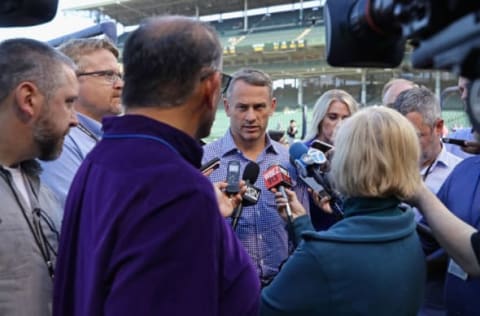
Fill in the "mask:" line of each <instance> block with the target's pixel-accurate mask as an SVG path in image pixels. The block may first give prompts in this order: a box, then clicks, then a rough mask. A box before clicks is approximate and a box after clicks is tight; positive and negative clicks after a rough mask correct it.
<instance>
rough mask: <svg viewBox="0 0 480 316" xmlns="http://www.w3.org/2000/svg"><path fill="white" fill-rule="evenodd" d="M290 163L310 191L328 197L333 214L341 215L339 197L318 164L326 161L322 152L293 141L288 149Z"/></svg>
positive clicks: (321, 196)
mask: <svg viewBox="0 0 480 316" xmlns="http://www.w3.org/2000/svg"><path fill="white" fill-rule="evenodd" d="M289 154H290V163H291V164H292V165H294V166H295V168H296V169H297V172H298V177H299V178H300V180H301V181H302V182H303V183H305V185H307V186H308V187H309V188H310V189H312V191H314V192H316V193H318V195H319V196H320V198H324V197H330V207H331V208H332V211H333V212H334V213H335V215H337V216H339V217H343V211H342V208H341V206H340V201H341V199H340V197H339V196H338V193H337V192H335V190H333V188H332V187H331V185H330V183H329V181H328V179H327V178H326V177H325V175H324V173H323V172H321V171H320V169H319V168H320V166H321V165H323V164H324V163H326V162H327V159H326V157H325V155H324V154H323V152H321V151H320V150H318V149H316V148H308V147H307V146H306V145H305V144H303V143H300V142H297V143H293V144H292V145H291V146H290V149H289Z"/></svg>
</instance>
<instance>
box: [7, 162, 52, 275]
mask: <svg viewBox="0 0 480 316" xmlns="http://www.w3.org/2000/svg"><path fill="white" fill-rule="evenodd" d="M0 171H1V172H2V173H3V174H4V175H5V180H6V182H7V184H8V186H9V187H10V190H11V191H12V193H13V196H14V197H15V201H16V202H17V204H18V206H19V207H20V210H21V211H22V215H23V217H24V219H25V221H26V222H27V225H28V228H29V229H30V232H31V233H32V235H33V238H34V240H35V243H36V244H37V246H38V249H39V250H40V253H41V254H42V257H43V260H44V262H45V264H46V266H47V270H48V274H49V275H50V277H51V278H52V279H53V276H54V267H53V261H52V256H51V254H50V251H51V250H52V249H51V248H52V247H51V245H50V244H49V243H48V241H47V240H46V237H45V235H44V234H43V230H42V228H41V223H40V222H39V223H36V222H35V220H34V223H33V224H32V222H31V221H30V220H29V219H28V215H27V211H26V210H25V208H24V207H23V204H22V202H21V201H20V197H19V196H18V194H17V191H16V190H15V188H14V187H13V183H12V181H13V180H12V175H11V174H10V172H9V171H8V170H5V169H4V168H2V167H0ZM36 210H37V208H35V209H34V211H33V213H32V215H33V216H34V217H35V216H36V215H37V214H35V212H36ZM48 225H50V223H48ZM34 226H35V228H34ZM57 237H58V235H57ZM45 243H46V245H45ZM42 245H44V247H42ZM53 253H54V254H55V255H56V253H55V251H53Z"/></svg>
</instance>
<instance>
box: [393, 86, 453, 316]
mask: <svg viewBox="0 0 480 316" xmlns="http://www.w3.org/2000/svg"><path fill="white" fill-rule="evenodd" d="M393 108H395V109H396V110H397V111H399V112H400V113H402V114H403V115H404V116H405V117H406V118H407V119H408V120H409V121H410V122H411V123H412V124H413V126H414V127H415V129H416V130H417V133H418V136H419V141H420V147H421V149H422V154H421V157H420V174H421V175H422V177H423V180H424V182H425V184H426V186H427V187H428V188H429V189H430V190H431V191H432V192H433V193H437V192H438V190H439V189H440V187H441V186H442V184H443V182H445V179H446V178H447V177H448V175H449V174H450V173H451V172H452V171H453V169H454V168H455V167H456V166H457V164H458V163H459V162H460V161H461V158H459V157H457V156H455V155H453V154H452V153H450V152H448V151H447V149H446V148H445V146H444V145H443V144H442V141H441V137H442V132H443V126H444V125H443V119H442V118H441V110H440V103H439V101H438V99H437V98H436V97H435V95H434V94H433V92H431V91H430V90H429V89H427V88H410V89H407V90H405V91H403V92H402V93H400V94H399V95H398V96H397V98H396V99H395V102H394V104H393ZM415 216H416V220H417V222H418V221H420V220H421V215H420V213H419V212H418V210H417V209H415ZM427 263H428V279H427V286H426V291H425V300H424V304H423V306H422V308H421V310H420V312H419V315H441V314H443V313H445V310H444V302H443V287H444V278H445V269H446V256H445V253H444V252H443V251H440V252H438V253H432V254H430V255H429V257H428V258H427Z"/></svg>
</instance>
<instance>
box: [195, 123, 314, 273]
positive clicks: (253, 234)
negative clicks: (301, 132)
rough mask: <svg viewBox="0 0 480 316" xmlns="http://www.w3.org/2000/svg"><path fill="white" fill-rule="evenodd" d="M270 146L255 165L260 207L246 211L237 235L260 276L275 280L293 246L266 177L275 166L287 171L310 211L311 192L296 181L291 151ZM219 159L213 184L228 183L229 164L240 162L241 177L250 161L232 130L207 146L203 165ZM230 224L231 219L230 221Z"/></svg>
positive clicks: (268, 145) (273, 143)
mask: <svg viewBox="0 0 480 316" xmlns="http://www.w3.org/2000/svg"><path fill="white" fill-rule="evenodd" d="M266 137H267V146H266V147H265V149H264V150H263V152H262V153H261V154H260V155H259V156H258V157H257V161H255V162H256V163H257V164H258V165H259V167H260V173H259V176H258V179H257V181H256V182H255V184H254V185H255V186H256V187H258V188H260V189H261V190H262V192H261V194H260V199H259V200H258V203H257V204H256V205H253V206H248V207H244V208H243V212H242V216H241V217H240V219H239V221H238V226H237V229H236V234H237V236H238V238H239V239H240V241H241V242H242V244H243V246H244V247H245V249H246V250H247V252H248V254H249V255H250V257H251V258H252V260H253V262H254V264H255V266H256V269H257V272H258V275H259V277H260V278H262V279H268V278H270V277H272V276H274V275H275V274H276V273H277V272H278V269H279V266H280V264H281V263H282V262H283V261H284V260H285V259H286V258H287V257H288V254H289V242H288V234H287V231H286V229H285V225H286V224H285V221H284V220H283V219H282V218H281V217H280V215H279V214H278V211H277V207H276V205H275V198H274V194H273V193H272V192H270V191H268V190H267V188H266V187H265V182H264V180H263V176H262V175H263V173H264V172H265V170H267V169H268V167H270V166H271V165H273V164H278V165H281V166H283V167H284V168H286V169H287V170H288V172H289V174H290V176H291V177H292V181H293V188H294V191H295V192H296V193H297V196H298V199H299V201H300V202H301V203H302V204H303V205H304V206H305V208H307V211H308V205H309V204H308V191H307V189H306V187H305V186H304V185H303V184H302V183H301V182H300V181H298V182H297V181H296V177H297V173H296V170H295V168H294V167H293V166H292V165H291V164H290V162H289V154H288V149H287V148H286V147H285V146H284V145H282V144H280V143H278V142H275V141H273V140H271V139H270V137H269V136H268V135H267V136H266ZM215 157H218V158H220V168H218V169H217V170H215V171H214V172H213V173H212V174H211V175H210V180H211V181H212V182H214V183H215V182H219V181H225V179H226V177H227V165H228V162H229V161H232V160H237V161H239V162H240V167H241V170H240V171H241V174H243V171H244V170H245V166H246V165H247V164H248V163H249V162H250V160H249V159H248V158H247V157H245V155H244V154H243V153H242V152H241V151H240V150H238V149H237V148H236V146H235V143H234V141H233V138H232V135H231V133H230V130H228V131H227V133H226V134H225V136H223V137H222V138H220V139H219V140H217V141H215V142H212V143H209V144H207V145H205V146H204V155H203V159H202V163H205V162H207V161H209V160H211V159H213V158H215ZM227 221H229V222H230V219H227Z"/></svg>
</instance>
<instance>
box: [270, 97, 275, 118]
mask: <svg viewBox="0 0 480 316" xmlns="http://www.w3.org/2000/svg"><path fill="white" fill-rule="evenodd" d="M270 108H271V112H270V115H273V113H275V109H276V108H277V98H275V97H274V98H272V104H271V105H270Z"/></svg>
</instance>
